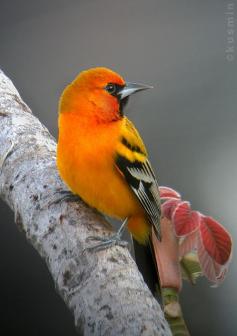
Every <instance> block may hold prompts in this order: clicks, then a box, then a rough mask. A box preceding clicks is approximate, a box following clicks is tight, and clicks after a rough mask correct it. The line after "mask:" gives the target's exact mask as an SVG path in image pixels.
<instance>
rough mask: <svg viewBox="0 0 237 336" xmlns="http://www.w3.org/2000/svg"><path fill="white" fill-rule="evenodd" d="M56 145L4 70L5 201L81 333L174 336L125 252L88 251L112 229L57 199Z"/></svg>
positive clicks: (0, 159) (0, 88)
mask: <svg viewBox="0 0 237 336" xmlns="http://www.w3.org/2000/svg"><path fill="white" fill-rule="evenodd" d="M55 150H56V143H55V140H54V138H53V137H52V136H51V135H50V134H49V132H48V130H47V129H46V128H45V127H44V126H43V125H42V124H41V123H40V121H39V120H38V119H37V118H36V117H34V116H33V114H32V113H31V110H30V109H29V107H28V106H27V105H26V104H25V103H24V102H23V101H22V99H21V97H20V95H19V93H18V91H17V90H16V88H15V87H14V85H13V84H12V82H11V81H10V79H8V78H7V77H6V76H5V75H4V73H3V72H2V71H1V70H0V196H1V198H2V199H3V200H5V202H6V203H7V204H8V205H9V206H10V208H11V209H12V210H13V211H14V213H15V222H16V224H17V226H18V227H19V228H20V229H21V230H22V232H23V233H24V234H25V236H26V238H27V240H28V241H29V242H30V243H31V244H32V245H33V246H34V248H35V249H36V250H37V251H38V253H39V254H40V256H41V257H42V258H43V259H44V260H45V262H46V263H47V265H48V268H49V271H50V272H51V274H52V277H53V279H54V282H55V286H56V289H57V291H58V293H59V294H60V296H61V297H62V298H63V300H64V301H65V303H66V305H67V306H68V308H69V309H70V310H71V311H72V313H73V314H74V318H75V325H76V328H77V329H78V331H79V333H80V334H81V335H116V336H118V335H124V336H125V335H129V336H131V335H149V336H151V335H160V336H161V335H171V333H170V329H169V327H168V325H167V322H166V320H165V319H164V315H163V312H162V310H161V308H160V306H159V304H158V303H157V301H156V300H155V299H154V298H153V296H152V294H151V293H150V291H149V289H148V288H147V286H146V284H145V283H144V281H143V278H142V276H141V275H140V273H139V272H138V269H137V267H136V264H135V262H134V261H133V259H132V257H131V256H130V254H129V252H128V250H127V248H123V247H118V246H115V247H112V248H109V249H107V250H104V251H100V252H90V251H86V252H83V250H84V249H85V247H86V246H87V245H88V243H87V241H86V239H87V237H88V236H91V235H109V234H111V232H112V231H111V227H110V226H109V225H108V223H106V221H105V220H104V218H103V217H102V216H101V215H100V214H98V213H97V212H96V211H95V210H93V209H91V208H89V207H88V206H87V205H85V204H84V203H83V202H82V201H77V202H76V201H66V200H64V201H62V202H57V199H58V197H59V192H60V191H62V190H67V189H66V187H65V185H64V184H63V182H62V181H61V179H60V178H59V175H58V172H57V169H56V164H55V155H56V154H55V153H56V152H55Z"/></svg>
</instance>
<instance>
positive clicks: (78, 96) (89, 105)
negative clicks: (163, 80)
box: [59, 67, 151, 123]
mask: <svg viewBox="0 0 237 336" xmlns="http://www.w3.org/2000/svg"><path fill="white" fill-rule="evenodd" d="M149 88H151V86H148V85H144V84H137V83H129V82H125V80H124V79H123V78H122V77H121V76H120V75H118V74H117V73H116V72H114V71H112V70H109V69H107V68H103V67H97V68H92V69H89V70H86V71H82V72H81V73H80V74H79V75H78V76H77V77H76V78H75V79H74V81H73V82H72V83H71V84H69V85H68V86H67V87H66V89H65V90H64V92H63V94H62V96H61V99H60V104H59V112H60V113H73V114H77V115H78V116H80V118H84V119H89V118H90V120H94V121H95V122H97V123H105V122H111V121H116V120H119V119H121V118H122V117H123V109H124V106H125V105H126V103H127V101H128V98H129V96H130V95H131V94H133V93H136V92H138V91H141V90H146V89H149Z"/></svg>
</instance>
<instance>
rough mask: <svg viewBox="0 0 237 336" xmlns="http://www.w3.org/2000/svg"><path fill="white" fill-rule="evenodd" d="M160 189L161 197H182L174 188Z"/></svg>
mask: <svg viewBox="0 0 237 336" xmlns="http://www.w3.org/2000/svg"><path fill="white" fill-rule="evenodd" d="M159 191H160V198H161V199H169V198H176V199H181V196H180V194H179V193H178V192H177V191H175V190H174V189H171V188H169V187H159Z"/></svg>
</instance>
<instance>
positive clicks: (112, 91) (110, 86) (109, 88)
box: [105, 83, 117, 94]
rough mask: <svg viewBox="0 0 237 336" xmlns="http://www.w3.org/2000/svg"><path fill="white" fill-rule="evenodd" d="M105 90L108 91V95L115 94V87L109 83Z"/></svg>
mask: <svg viewBox="0 0 237 336" xmlns="http://www.w3.org/2000/svg"><path fill="white" fill-rule="evenodd" d="M105 90H106V91H108V92H109V93H110V94H115V93H116V90H117V88H116V85H115V84H113V83H109V84H107V85H106V87H105Z"/></svg>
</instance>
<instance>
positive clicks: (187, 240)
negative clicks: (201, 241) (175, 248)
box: [179, 230, 199, 258]
mask: <svg viewBox="0 0 237 336" xmlns="http://www.w3.org/2000/svg"><path fill="white" fill-rule="evenodd" d="M198 234H199V233H198V230H196V231H194V232H192V233H190V234H189V235H187V236H185V237H184V238H183V240H182V241H181V242H180V244H179V257H180V258H182V257H183V256H185V254H187V253H189V252H192V251H194V250H197V246H198Z"/></svg>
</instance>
